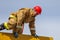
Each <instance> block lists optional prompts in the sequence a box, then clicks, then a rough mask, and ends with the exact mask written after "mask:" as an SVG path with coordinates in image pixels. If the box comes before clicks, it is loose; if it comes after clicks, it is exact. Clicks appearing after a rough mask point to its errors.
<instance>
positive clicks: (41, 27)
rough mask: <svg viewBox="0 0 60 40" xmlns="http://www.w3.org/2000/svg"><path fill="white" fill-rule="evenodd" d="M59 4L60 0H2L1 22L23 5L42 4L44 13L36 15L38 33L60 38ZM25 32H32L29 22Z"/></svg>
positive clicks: (0, 3)
mask: <svg viewBox="0 0 60 40" xmlns="http://www.w3.org/2000/svg"><path fill="white" fill-rule="evenodd" d="M59 4H60V0H0V24H1V23H3V22H5V21H7V20H8V17H9V15H10V13H11V12H16V11H17V10H18V9H20V8H23V7H24V8H25V7H28V8H33V7H34V6H35V5H40V6H41V7H42V14H41V15H39V16H37V17H36V21H35V23H36V25H35V26H36V33H37V34H38V35H39V36H52V37H53V38H54V40H60V32H59V30H60V5H59ZM4 31H6V30H4ZM8 32H11V31H8ZM23 34H30V31H29V27H28V24H25V27H24V32H23Z"/></svg>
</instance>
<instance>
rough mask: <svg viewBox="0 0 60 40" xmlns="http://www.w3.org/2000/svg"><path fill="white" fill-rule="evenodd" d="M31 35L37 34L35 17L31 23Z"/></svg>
mask: <svg viewBox="0 0 60 40" xmlns="http://www.w3.org/2000/svg"><path fill="white" fill-rule="evenodd" d="M29 28H30V32H31V35H33V34H35V19H34V20H33V21H31V22H30V23H29Z"/></svg>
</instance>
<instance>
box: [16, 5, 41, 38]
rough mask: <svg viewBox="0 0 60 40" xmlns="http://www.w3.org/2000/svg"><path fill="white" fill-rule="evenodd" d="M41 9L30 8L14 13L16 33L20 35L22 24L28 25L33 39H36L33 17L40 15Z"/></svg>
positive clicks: (37, 7) (36, 7) (38, 7)
mask: <svg viewBox="0 0 60 40" xmlns="http://www.w3.org/2000/svg"><path fill="white" fill-rule="evenodd" d="M41 11H42V9H41V7H40V6H35V7H34V8H33V9H32V8H21V9H19V10H18V11H17V12H16V15H17V26H16V28H17V29H16V30H15V31H16V32H18V33H19V34H22V30H23V25H24V23H29V28H30V32H31V35H32V36H34V37H38V35H36V32H35V17H36V16H37V15H39V14H41Z"/></svg>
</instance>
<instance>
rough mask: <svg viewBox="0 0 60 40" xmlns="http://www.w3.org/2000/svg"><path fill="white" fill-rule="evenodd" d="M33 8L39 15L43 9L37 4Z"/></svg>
mask: <svg viewBox="0 0 60 40" xmlns="http://www.w3.org/2000/svg"><path fill="white" fill-rule="evenodd" d="M33 9H34V10H35V11H36V14H37V15H38V14H41V11H42V9H41V7H40V6H35V7H34V8H33Z"/></svg>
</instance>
